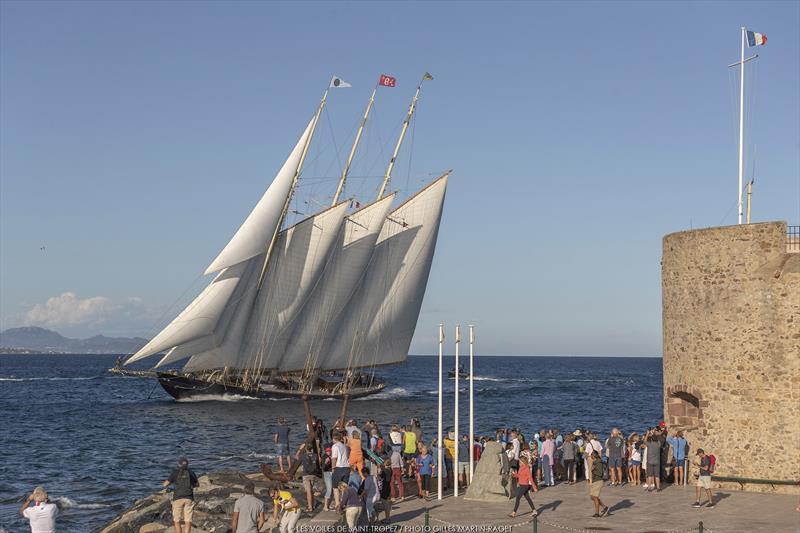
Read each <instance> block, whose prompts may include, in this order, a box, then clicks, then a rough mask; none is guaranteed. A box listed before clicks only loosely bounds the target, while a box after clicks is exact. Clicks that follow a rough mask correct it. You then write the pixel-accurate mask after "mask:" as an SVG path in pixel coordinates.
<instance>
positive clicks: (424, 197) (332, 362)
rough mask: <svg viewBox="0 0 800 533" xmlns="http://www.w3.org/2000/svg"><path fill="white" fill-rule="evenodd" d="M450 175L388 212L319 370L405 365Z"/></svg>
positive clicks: (431, 259)
mask: <svg viewBox="0 0 800 533" xmlns="http://www.w3.org/2000/svg"><path fill="white" fill-rule="evenodd" d="M448 175H449V173H447V174H445V175H443V176H441V177H440V178H438V179H437V180H436V181H434V182H433V183H431V184H430V185H428V186H427V187H426V188H425V189H423V190H422V191H420V192H419V193H417V194H416V195H415V196H413V197H411V198H410V199H408V200H407V201H406V202H405V203H404V204H402V205H401V206H400V207H398V208H397V209H395V210H394V211H392V212H391V213H390V214H389V216H388V217H386V221H385V222H384V224H383V229H382V230H381V234H380V237H379V238H378V242H377V244H376V246H375V251H374V252H373V255H372V259H371V261H370V263H369V267H368V268H367V271H366V273H365V275H364V277H363V279H362V282H361V284H360V286H359V288H358V290H357V291H356V293H355V294H354V295H353V297H352V298H351V300H350V302H349V303H348V304H347V313H346V314H345V315H344V316H343V317H341V319H340V321H339V323H338V324H337V326H336V327H335V329H336V331H337V332H338V334H337V335H336V338H335V339H334V342H333V343H332V344H331V345H330V346H327V347H325V350H326V356H325V358H324V360H322V361H320V368H321V369H322V370H342V369H352V368H358V367H370V366H377V365H385V364H390V363H398V362H401V361H405V359H406V356H407V355H408V348H409V346H410V345H411V339H412V337H413V336H414V328H415V326H416V324H417V319H418V318H419V311H420V308H421V306H422V299H423V296H424V295H425V287H426V285H427V282H428V274H429V273H430V269H431V264H432V262H433V252H434V249H435V247H436V238H437V236H438V232H439V222H440V220H441V216H442V207H443V204H444V195H445V190H446V188H447V177H448Z"/></svg>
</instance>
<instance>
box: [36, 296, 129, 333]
mask: <svg viewBox="0 0 800 533" xmlns="http://www.w3.org/2000/svg"><path fill="white" fill-rule="evenodd" d="M141 312H142V300H141V298H127V299H126V300H123V301H120V302H116V301H113V300H111V299H110V298H107V297H105V296H94V297H92V298H79V297H78V296H77V295H76V294H75V293H74V292H65V293H63V294H61V295H59V296H53V297H52V298H48V300H47V302H45V303H44V304H36V305H35V306H33V308H32V309H31V310H30V311H28V312H27V313H26V314H25V322H26V323H27V324H28V325H34V326H44V327H75V326H85V327H90V328H93V327H96V326H100V325H104V324H107V323H109V322H115V321H117V320H118V319H121V318H124V317H132V316H135V315H138V314H141Z"/></svg>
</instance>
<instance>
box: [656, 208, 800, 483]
mask: <svg viewBox="0 0 800 533" xmlns="http://www.w3.org/2000/svg"><path fill="white" fill-rule="evenodd" d="M661 265H662V267H661V279H662V293H663V301H662V305H663V334H664V389H665V390H664V419H665V420H666V421H667V423H668V424H669V425H670V427H680V428H683V429H684V430H685V432H686V434H687V439H688V441H689V444H690V446H691V447H692V450H696V449H697V448H698V447H700V448H704V449H705V450H706V452H707V453H713V454H714V455H715V456H716V457H717V460H718V463H719V465H718V469H717V474H718V475H720V476H736V477H746V478H758V479H782V480H794V481H797V480H800V453H798V451H797V450H798V448H797V443H798V442H800V254H797V253H787V249H786V223H784V222H769V223H763V224H749V225H739V226H729V227H721V228H709V229H702V230H694V231H684V232H680V233H673V234H671V235H667V236H666V237H664V240H663V255H662V262H661ZM690 453H692V454H693V451H692V452H690ZM737 486H738V485H737ZM745 488H746V489H747V490H759V491H772V490H775V491H780V492H787V491H796V490H797V489H796V487H781V486H774V487H773V486H771V485H756V484H747V485H745Z"/></svg>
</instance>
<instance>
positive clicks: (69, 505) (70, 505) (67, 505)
mask: <svg viewBox="0 0 800 533" xmlns="http://www.w3.org/2000/svg"><path fill="white" fill-rule="evenodd" d="M53 502H54V503H55V504H56V505H58V508H59V509H105V508H106V507H111V505H109V504H105V503H78V502H76V501H75V500H73V499H72V498H68V497H67V496H59V497H58V498H56V499H55V500H53Z"/></svg>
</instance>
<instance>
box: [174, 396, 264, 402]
mask: <svg viewBox="0 0 800 533" xmlns="http://www.w3.org/2000/svg"><path fill="white" fill-rule="evenodd" d="M258 399H259V398H254V397H253V396H244V395H242V394H198V395H196V396H189V397H188V398H179V399H176V400H175V401H176V402H180V403H197V402H240V401H242V400H258Z"/></svg>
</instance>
